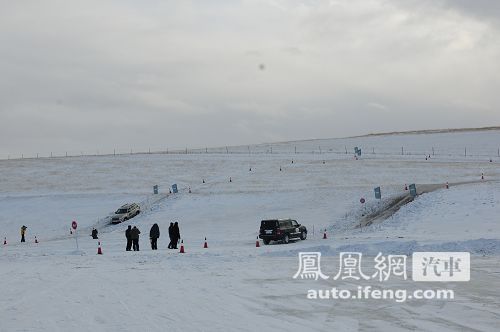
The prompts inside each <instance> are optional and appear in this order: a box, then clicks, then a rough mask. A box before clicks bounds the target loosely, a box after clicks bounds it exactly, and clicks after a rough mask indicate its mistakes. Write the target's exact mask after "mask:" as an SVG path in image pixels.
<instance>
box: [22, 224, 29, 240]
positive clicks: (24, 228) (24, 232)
mask: <svg viewBox="0 0 500 332" xmlns="http://www.w3.org/2000/svg"><path fill="white" fill-rule="evenodd" d="M27 229H28V227H26V226H24V225H23V227H21V242H26V239H25V238H24V236H25V235H26V230H27Z"/></svg>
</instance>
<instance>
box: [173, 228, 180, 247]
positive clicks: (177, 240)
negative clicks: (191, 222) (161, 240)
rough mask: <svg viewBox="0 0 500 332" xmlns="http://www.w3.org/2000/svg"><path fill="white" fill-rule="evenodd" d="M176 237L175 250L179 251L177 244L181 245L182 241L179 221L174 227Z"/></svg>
mask: <svg viewBox="0 0 500 332" xmlns="http://www.w3.org/2000/svg"><path fill="white" fill-rule="evenodd" d="M172 231H173V234H174V237H173V240H174V242H173V245H174V246H173V248H174V249H177V243H179V240H180V239H181V232H180V230H179V223H177V221H176V222H175V223H174V227H173V229H172Z"/></svg>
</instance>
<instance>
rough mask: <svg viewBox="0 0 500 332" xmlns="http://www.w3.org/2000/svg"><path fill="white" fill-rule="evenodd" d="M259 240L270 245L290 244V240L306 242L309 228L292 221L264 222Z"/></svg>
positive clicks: (272, 220) (276, 220)
mask: <svg viewBox="0 0 500 332" xmlns="http://www.w3.org/2000/svg"><path fill="white" fill-rule="evenodd" d="M259 238H261V239H262V240H263V241H264V244H269V243H270V242H271V241H282V242H283V243H288V241H289V240H290V239H301V240H305V239H306V238H307V228H306V227H305V226H302V225H301V224H299V223H298V222H297V220H292V219H271V220H262V221H261V222H260V234H259Z"/></svg>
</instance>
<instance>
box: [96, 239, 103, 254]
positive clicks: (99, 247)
mask: <svg viewBox="0 0 500 332" xmlns="http://www.w3.org/2000/svg"><path fill="white" fill-rule="evenodd" d="M97 254H98V255H102V249H101V242H100V241H99V242H97Z"/></svg>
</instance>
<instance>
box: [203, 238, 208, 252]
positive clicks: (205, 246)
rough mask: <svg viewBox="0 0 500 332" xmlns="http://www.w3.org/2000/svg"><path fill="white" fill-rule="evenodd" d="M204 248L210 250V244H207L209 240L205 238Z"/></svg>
mask: <svg viewBox="0 0 500 332" xmlns="http://www.w3.org/2000/svg"><path fill="white" fill-rule="evenodd" d="M203 248H205V249H207V248H208V243H207V238H206V237H205V243H204V244H203Z"/></svg>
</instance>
